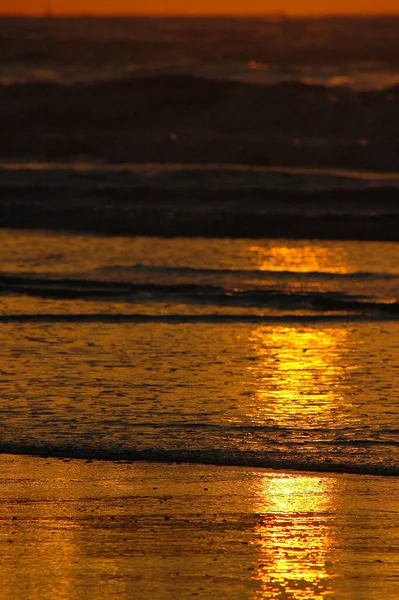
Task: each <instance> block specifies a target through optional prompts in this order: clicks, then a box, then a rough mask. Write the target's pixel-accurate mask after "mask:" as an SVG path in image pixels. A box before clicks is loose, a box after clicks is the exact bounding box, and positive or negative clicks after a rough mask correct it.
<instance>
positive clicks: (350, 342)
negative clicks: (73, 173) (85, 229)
mask: <svg viewBox="0 0 399 600" xmlns="http://www.w3.org/2000/svg"><path fill="white" fill-rule="evenodd" d="M0 239H1V243H0V248H1V263H2V274H1V278H0V284H1V297H0V300H1V305H0V306H1V316H0V321H1V323H0V334H1V345H0V348H1V350H0V352H1V381H2V396H1V402H0V411H1V413H2V415H3V418H2V419H1V426H0V432H1V433H0V440H1V441H0V448H1V449H2V450H3V451H5V452H22V453H39V454H42V455H43V454H44V455H47V454H50V455H61V456H76V457H94V458H109V459H122V460H123V459H127V460H130V459H132V460H134V459H149V460H158V461H159V460H161V461H165V462H171V461H183V462H184V461H189V462H199V463H212V464H219V465H228V464H236V465H252V466H262V467H274V468H280V469H281V468H291V469H306V470H315V471H317V470H322V471H333V472H338V471H345V472H352V473H369V474H380V475H384V474H385V475H397V474H398V473H399V470H398V458H399V454H398V451H399V438H398V433H399V429H398V421H397V416H398V400H399V397H398V393H397V390H398V385H399V347H398V343H399V342H398V340H399V337H398V333H399V320H398V315H399V311H398V303H397V297H398V283H399V246H398V244H396V243H388V242H372V241H370V242H355V241H353V242H349V241H347V242H339V241H315V240H313V241H312V240H301V241H297V240H287V239H285V240H284V239H281V240H259V239H257V240H250V239H245V240H244V239H209V238H191V239H187V238H172V239H161V238H150V237H100V236H92V235H83V234H60V233H49V232H47V233H46V232H24V231H3V232H1V234H0Z"/></svg>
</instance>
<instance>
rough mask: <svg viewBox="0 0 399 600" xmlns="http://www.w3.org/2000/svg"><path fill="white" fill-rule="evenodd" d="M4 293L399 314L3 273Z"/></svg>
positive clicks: (368, 307) (388, 307)
mask: <svg viewBox="0 0 399 600" xmlns="http://www.w3.org/2000/svg"><path fill="white" fill-rule="evenodd" d="M0 293H3V294H9V293H13V294H21V295H24V296H35V297H40V298H51V299H69V300H77V299H80V300H112V301H116V300H117V301H123V302H129V303H135V302H169V303H182V302H184V303H185V304H197V305H198V304H199V305H207V306H215V307H246V308H251V307H252V308H275V309H280V310H287V311H292V310H306V309H307V310H313V311H337V312H343V311H345V312H351V313H354V314H356V313H358V314H374V315H392V316H395V315H398V316H399V302H379V301H376V300H372V299H371V298H368V297H367V296H365V297H363V296H354V295H351V294H345V293H343V292H332V291H327V292H318V291H285V290H279V289H276V288H275V287H273V288H272V289H262V288H248V287H246V288H245V289H226V288H225V287H221V286H215V285H203V284H191V283H182V284H169V285H162V284H156V283H114V282H103V281H89V280H79V279H69V280H68V279H62V280H61V279H58V280H57V279H49V278H39V277H36V278H33V277H15V276H4V275H3V276H0Z"/></svg>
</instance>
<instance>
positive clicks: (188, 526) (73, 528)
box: [0, 455, 399, 600]
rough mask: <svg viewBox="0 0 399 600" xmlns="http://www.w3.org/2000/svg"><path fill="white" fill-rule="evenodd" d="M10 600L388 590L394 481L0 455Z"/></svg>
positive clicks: (393, 580)
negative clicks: (22, 599)
mask: <svg viewBox="0 0 399 600" xmlns="http://www.w3.org/2000/svg"><path fill="white" fill-rule="evenodd" d="M0 460H1V504H2V515H1V521H2V523H1V537H0V544H1V556H2V561H1V581H2V585H1V592H0V597H1V598H2V599H9V598H10V599H11V598H31V599H36V598H40V599H46V598H57V599H58V598H60V599H61V598H68V599H75V598H141V599H143V600H145V599H146V598H154V599H161V598H162V599H164V598H191V597H198V598H211V599H213V598H218V599H221V598H226V599H232V598H234V599H243V598H248V599H249V598H251V599H261V598H265V599H266V598H267V599H282V598H295V599H305V598H309V599H310V598H320V599H321V598H339V599H340V600H345V599H346V598H347V599H349V598H350V599H359V600H360V599H362V600H377V599H379V598H394V597H395V594H396V593H397V589H398V585H399V567H398V552H399V531H398V527H397V521H398V512H399V484H398V480H397V479H396V478H391V477H375V476H360V475H345V474H342V475H333V474H314V473H313V474H312V473H297V472H278V471H271V470H264V469H263V470H262V469H255V468H238V467H214V466H202V465H187V464H185V465H183V464H180V465H178V464H159V463H145V462H136V463H114V462H103V461H94V462H90V461H83V460H66V459H64V460H60V459H52V458H37V457H36V458H32V457H28V456H13V455H2V456H1V459H0Z"/></svg>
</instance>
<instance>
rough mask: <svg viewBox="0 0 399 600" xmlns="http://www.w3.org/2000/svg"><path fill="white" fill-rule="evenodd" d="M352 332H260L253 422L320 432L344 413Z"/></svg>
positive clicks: (256, 339) (255, 338)
mask: <svg viewBox="0 0 399 600" xmlns="http://www.w3.org/2000/svg"><path fill="white" fill-rule="evenodd" d="M348 333H349V332H348V329H347V328H342V327H331V328H323V329H320V328H317V327H312V326H307V327H298V326H286V327H283V326H279V327H273V328H270V327H259V328H257V329H255V330H254V331H253V333H252V342H253V344H254V346H255V351H256V354H257V356H258V358H259V360H258V361H257V362H256V363H255V364H254V365H251V366H250V367H248V369H249V370H250V371H251V372H252V373H253V374H254V375H255V378H256V381H257V391H256V396H257V400H256V405H255V412H256V415H254V417H256V418H257V420H262V416H263V417H264V418H266V419H271V420H272V421H274V422H275V423H277V424H278V425H279V426H282V427H286V426H298V424H300V425H301V426H302V427H306V426H308V427H318V426H320V425H321V424H322V423H323V422H328V421H330V420H331V419H335V418H337V417H339V416H340V414H342V412H343V411H344V410H345V414H346V412H347V411H346V409H347V407H346V402H345V389H346V388H345V378H344V375H345V372H346V370H347V368H348V367H347V365H346V362H345V353H346V352H347V345H346V343H345V342H346V338H347V336H348Z"/></svg>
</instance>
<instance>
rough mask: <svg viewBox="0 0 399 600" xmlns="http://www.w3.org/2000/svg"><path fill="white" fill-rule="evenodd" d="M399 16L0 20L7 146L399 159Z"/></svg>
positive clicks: (4, 150) (199, 158)
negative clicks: (398, 43) (398, 40)
mask: <svg viewBox="0 0 399 600" xmlns="http://www.w3.org/2000/svg"><path fill="white" fill-rule="evenodd" d="M398 34H399V18H397V17H378V18H377V17H363V18H355V17H352V18H349V17H347V18H338V17H337V18H325V19H289V18H283V17H281V18H276V17H273V18H263V19H261V18H260V19H231V18H230V19H229V18H224V19H223V18H214V19H212V18H208V19H206V18H203V19H173V18H169V19H160V18H147V19H146V18H124V19H118V18H110V19H104V18H103V19H100V18H80V19H79V18H75V19H73V18H69V19H68V18H54V19H51V18H42V19H22V18H20V19H18V18H15V19H5V18H3V19H0V40H1V42H0V43H1V50H2V52H1V58H0V108H1V110H0V125H1V130H2V136H1V140H0V158H1V159H3V160H7V161H10V160H11V161H14V162H15V161H19V162H21V161H26V160H27V159H28V160H30V161H31V160H34V161H36V162H37V161H38V160H39V162H40V161H43V160H46V161H52V162H54V161H65V160H67V161H71V160H72V161H73V160H76V158H77V157H78V158H79V157H80V158H82V157H83V158H84V159H86V160H89V162H90V161H93V160H96V161H101V162H111V163H122V162H124V163H126V162H127V163H132V162H134V163H159V162H168V163H171V162H173V163H176V164H180V163H185V164H187V163H204V162H205V163H208V164H209V163H229V164H231V163H233V164H244V165H263V166H264V165H268V166H279V167H280V166H291V167H292V166H294V167H298V166H302V167H314V168H323V167H330V168H332V167H334V168H349V169H352V170H353V169H355V170H356V169H369V170H374V171H390V172H397V171H399V166H398V156H399V153H398V139H399V136H398V133H399V130H398V127H399V125H398V122H399V120H398V119H397V114H398V102H399V94H398V89H399V88H398V85H399V53H398V45H397V39H398Z"/></svg>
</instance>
